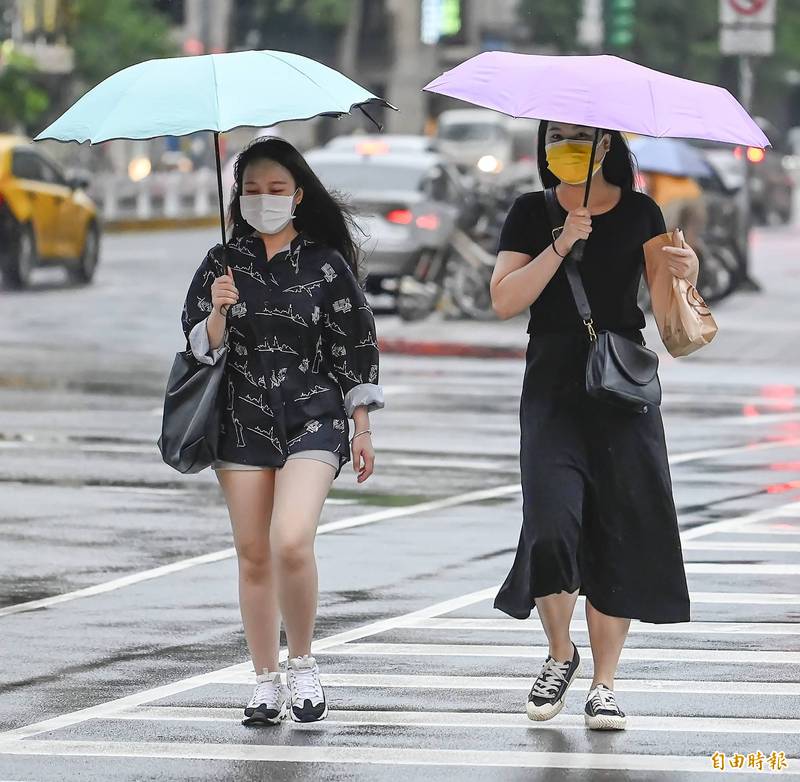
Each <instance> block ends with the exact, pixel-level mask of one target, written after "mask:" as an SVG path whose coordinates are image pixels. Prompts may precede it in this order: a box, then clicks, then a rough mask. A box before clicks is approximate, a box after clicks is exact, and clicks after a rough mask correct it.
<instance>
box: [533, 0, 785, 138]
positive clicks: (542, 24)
mask: <svg viewBox="0 0 800 782" xmlns="http://www.w3.org/2000/svg"><path fill="white" fill-rule="evenodd" d="M582 6H583V3H582V0H559V2H557V3H545V2H541V0H519V5H518V12H519V17H520V21H521V22H522V23H523V24H525V25H526V27H527V29H528V31H529V36H530V40H531V42H532V43H533V44H535V45H536V47H541V48H542V50H545V51H546V50H550V51H553V52H557V53H564V54H567V53H579V52H582V51H583V50H582V49H581V46H580V45H579V44H578V42H577V39H576V34H577V19H578V18H579V17H580V15H581V9H582ZM718 13H719V6H718V3H716V2H710V0H707V1H705V2H697V0H658V2H652V1H651V0H636V3H635V27H634V40H633V42H632V44H631V46H630V47H628V48H626V49H623V50H615V49H611V48H607V47H606V48H604V51H606V52H608V53H613V54H619V55H620V56H622V57H627V58H628V59H631V60H634V61H635V62H638V63H640V64H642V65H646V66H648V67H650V68H656V69H658V70H661V71H665V72H667V73H671V74H674V75H676V76H683V77H685V78H689V79H699V80H701V81H707V82H713V83H716V84H721V85H722V86H724V87H727V88H728V89H730V90H731V91H732V92H734V93H736V92H738V73H737V62H736V58H734V57H726V56H724V55H722V54H721V53H720V51H719V43H718V35H719V20H718ZM775 33H776V47H775V55H774V56H773V57H768V58H754V67H755V72H756V93H755V96H754V104H753V112H754V113H757V114H762V115H764V116H770V117H772V119H773V121H776V122H777V123H778V124H781V122H782V121H783V119H784V115H785V114H786V107H787V100H788V95H789V85H788V84H787V80H786V74H787V72H789V71H792V70H798V71H800V3H796V2H788V0H779V2H778V18H777V24H776V27H775Z"/></svg>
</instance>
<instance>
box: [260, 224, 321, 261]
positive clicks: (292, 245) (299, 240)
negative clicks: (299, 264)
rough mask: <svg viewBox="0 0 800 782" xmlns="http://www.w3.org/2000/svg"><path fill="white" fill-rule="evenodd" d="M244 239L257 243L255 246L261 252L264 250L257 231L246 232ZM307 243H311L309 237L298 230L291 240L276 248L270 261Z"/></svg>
mask: <svg viewBox="0 0 800 782" xmlns="http://www.w3.org/2000/svg"><path fill="white" fill-rule="evenodd" d="M246 240H247V241H248V242H253V243H257V246H258V247H260V249H261V251H262V252H263V251H264V242H263V241H262V239H261V237H260V236H259V234H258V231H253V233H251V234H248V235H247V237H246ZM309 244H313V242H312V241H311V239H309V238H308V237H307V236H305V235H304V234H303V233H302V232H298V234H297V236H295V237H294V239H292V241H291V242H289V243H288V244H286V245H284V246H283V247H281V249H280V250H278V251H277V252H276V253H275V255H273V256H272V258H271V260H270V262H272V261H274V260H275V259H276V258H277V257H278V256H283V255H286V254H288V253H292V252H295V251H296V250H297V249H298V247H302V246H305V245H309Z"/></svg>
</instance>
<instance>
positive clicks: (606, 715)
mask: <svg viewBox="0 0 800 782" xmlns="http://www.w3.org/2000/svg"><path fill="white" fill-rule="evenodd" d="M583 711H584V719H585V720H586V727H587V728H590V729H591V730H625V712H623V711H622V709H620V707H619V706H617V699H616V696H615V695H614V691H613V690H609V689H608V687H606V686H605V684H598V685H597V686H596V687H594V688H593V689H592V690H590V692H589V694H588V695H587V696H586V707H585V708H584V710H583Z"/></svg>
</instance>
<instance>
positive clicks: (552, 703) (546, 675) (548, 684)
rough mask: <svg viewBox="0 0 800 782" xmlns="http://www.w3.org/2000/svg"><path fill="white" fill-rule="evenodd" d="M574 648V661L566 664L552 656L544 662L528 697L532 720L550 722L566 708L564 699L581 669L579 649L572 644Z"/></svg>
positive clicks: (529, 715) (529, 713) (529, 714)
mask: <svg viewBox="0 0 800 782" xmlns="http://www.w3.org/2000/svg"><path fill="white" fill-rule="evenodd" d="M572 648H573V650H574V651H573V654H572V659H571V660H568V661H567V662H565V663H560V662H558V661H556V660H554V659H553V658H552V657H550V656H548V658H547V659H546V660H545V661H544V665H543V666H542V670H541V673H540V674H539V675H538V676H537V677H536V681H535V682H534V683H533V687H531V691H530V694H529V695H528V706H527V712H528V717H529V718H530V719H532V720H536V721H543V720H550V719H552V718H553V717H555V716H556V714H558V712H560V711H561V709H563V708H564V697H565V696H566V694H567V690H568V689H569V687H570V685H571V684H572V682H573V681H575V678H576V677H577V675H578V671H579V670H580V667H581V656H580V655H579V654H578V648H577V647H576V646H575V644H572Z"/></svg>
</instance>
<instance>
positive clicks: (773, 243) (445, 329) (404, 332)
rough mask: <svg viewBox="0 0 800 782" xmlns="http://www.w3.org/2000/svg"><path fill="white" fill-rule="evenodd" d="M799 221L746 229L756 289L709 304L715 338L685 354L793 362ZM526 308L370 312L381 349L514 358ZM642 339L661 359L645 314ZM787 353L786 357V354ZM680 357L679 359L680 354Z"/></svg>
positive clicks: (523, 341) (522, 339)
mask: <svg viewBox="0 0 800 782" xmlns="http://www.w3.org/2000/svg"><path fill="white" fill-rule="evenodd" d="M799 239H800V227H797V226H788V227H781V228H768V229H761V230H758V231H756V232H754V237H753V253H752V254H753V260H752V274H753V276H754V277H755V279H757V280H758V281H759V283H760V284H761V285H762V291H761V292H760V293H736V294H734V295H733V296H731V297H730V298H728V299H726V300H725V301H723V302H720V303H718V304H716V305H715V306H714V307H713V311H714V316H715V318H716V320H717V323H718V325H719V328H720V331H719V334H718V335H717V337H716V339H715V341H714V342H713V343H712V344H711V345H709V346H708V347H706V348H704V349H703V350H702V351H700V353H699V354H695V356H693V357H691V358H690V359H689V361H691V362H693V363H696V362H698V361H702V362H703V363H706V364H709V363H713V364H719V363H728V362H733V363H735V362H736V360H737V357H739V356H741V355H747V356H748V363H756V364H759V365H762V364H763V365H773V366H775V367H781V368H784V369H787V370H790V369H794V367H792V366H791V365H792V364H795V365H796V364H797V363H798V362H797V359H798V358H800V323H798V318H797V313H798V302H800V260H798V258H797V255H796V247H797V242H798V240H799ZM526 326H527V313H524V314H522V315H520V316H518V317H516V318H513V319H511V320H508V321H490V322H487V323H481V322H478V321H473V320H466V319H464V320H456V319H445V318H444V317H443V316H442V315H441V314H440V313H436V314H434V315H432V316H431V317H430V318H428V319H426V320H423V321H419V322H416V323H405V322H404V321H402V320H401V319H400V318H399V317H397V316H385V317H379V318H378V333H379V336H380V341H381V347H382V350H383V352H384V353H404V354H412V355H429V356H430V355H435V356H474V357H484V358H517V357H519V358H522V357H524V355H525V348H526V345H527V341H528V335H527V334H526V332H525V329H526ZM645 337H646V339H647V341H648V344H649V345H651V346H652V347H654V349H656V350H657V351H658V352H659V353H660V354H662V356H663V358H664V359H665V360H666V361H672V359H670V357H669V356H668V355H667V354H666V351H664V349H663V347H662V346H661V341H660V339H659V337H658V332H657V330H656V328H655V325H654V323H653V320H652V317H648V326H647V329H646V332H645ZM792 357H794V361H792V360H791V359H792ZM681 363H686V360H685V359H684V360H682V362H681Z"/></svg>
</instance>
